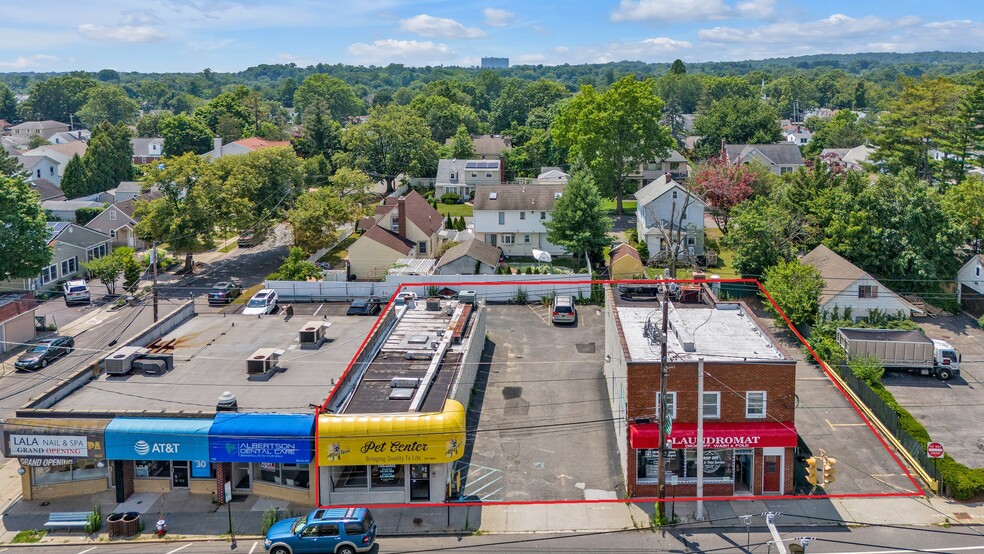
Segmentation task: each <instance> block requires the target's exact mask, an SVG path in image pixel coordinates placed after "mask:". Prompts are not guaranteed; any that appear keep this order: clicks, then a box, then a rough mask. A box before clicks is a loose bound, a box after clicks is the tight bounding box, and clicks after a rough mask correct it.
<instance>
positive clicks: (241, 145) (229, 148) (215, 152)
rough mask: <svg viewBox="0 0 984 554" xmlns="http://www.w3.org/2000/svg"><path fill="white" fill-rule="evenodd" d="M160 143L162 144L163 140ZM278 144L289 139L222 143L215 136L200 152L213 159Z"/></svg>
mask: <svg viewBox="0 0 984 554" xmlns="http://www.w3.org/2000/svg"><path fill="white" fill-rule="evenodd" d="M161 145H162V146H163V142H162V143H161ZM278 146H290V141H287V140H266V139H261V138H260V137H250V138H245V139H240V140H237V141H235V142H230V143H229V144H222V139H221V138H220V137H215V138H214V139H212V150H210V151H208V152H205V153H204V154H202V157H208V158H213V159H214V158H221V157H223V156H236V155H239V154H249V153H250V152H256V151H257V150H263V149H264V148H275V147H278ZM150 147H151V144H148V148H150ZM148 152H149V150H148ZM133 155H134V157H137V156H138V155H140V156H144V154H143V153H142V152H141V153H140V154H138V153H137V152H136V151H134V153H133ZM143 163H147V162H143Z"/></svg>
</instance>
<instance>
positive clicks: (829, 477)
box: [823, 456, 837, 485]
mask: <svg viewBox="0 0 984 554" xmlns="http://www.w3.org/2000/svg"><path fill="white" fill-rule="evenodd" d="M836 469H837V458H827V457H826V456H825V457H824V458H823V481H824V485H829V484H831V483H833V482H834V481H835V480H836V476H835V475H834V474H835V473H836V471H835V470H836Z"/></svg>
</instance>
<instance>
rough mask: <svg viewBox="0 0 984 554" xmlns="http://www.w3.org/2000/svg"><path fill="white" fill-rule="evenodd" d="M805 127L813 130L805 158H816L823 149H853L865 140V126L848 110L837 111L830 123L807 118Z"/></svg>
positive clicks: (805, 149) (804, 150) (804, 151)
mask: <svg viewBox="0 0 984 554" xmlns="http://www.w3.org/2000/svg"><path fill="white" fill-rule="evenodd" d="M806 126H807V127H808V128H809V129H811V130H813V138H812V139H810V143H809V144H807V145H806V147H805V148H804V149H803V154H804V155H806V156H811V157H812V156H818V155H819V154H820V152H821V151H823V149H824V148H854V147H855V146H860V145H862V144H864V143H865V140H866V139H867V126H866V125H865V124H864V123H862V120H860V119H858V114H856V113H854V112H852V111H850V110H839V111H838V112H837V113H836V114H834V117H833V118H831V119H830V121H823V120H819V119H813V118H808V119H807V121H806Z"/></svg>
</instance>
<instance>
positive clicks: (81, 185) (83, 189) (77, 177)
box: [61, 154, 89, 200]
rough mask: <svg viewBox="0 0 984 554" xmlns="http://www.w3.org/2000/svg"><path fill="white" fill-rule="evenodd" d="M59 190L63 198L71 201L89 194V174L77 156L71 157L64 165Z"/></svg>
mask: <svg viewBox="0 0 984 554" xmlns="http://www.w3.org/2000/svg"><path fill="white" fill-rule="evenodd" d="M61 188H62V191H63V192H64V193H65V198H67V199H69V200H72V199H74V198H81V197H83V196H87V195H88V194H89V172H88V170H87V169H86V164H85V162H84V161H82V158H80V157H79V155H78V154H75V155H73V156H72V159H70V160H68V163H67V164H65V174H64V175H62V179H61Z"/></svg>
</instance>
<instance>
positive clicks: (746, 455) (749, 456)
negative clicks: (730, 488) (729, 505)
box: [735, 450, 755, 494]
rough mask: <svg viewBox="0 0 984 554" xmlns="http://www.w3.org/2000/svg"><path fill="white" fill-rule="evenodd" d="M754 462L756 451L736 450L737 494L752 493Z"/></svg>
mask: <svg viewBox="0 0 984 554" xmlns="http://www.w3.org/2000/svg"><path fill="white" fill-rule="evenodd" d="M754 462H755V453H754V451H752V450H735V494H752V490H753V489H752V479H753V476H754V474H755V472H754V471H753V470H752V468H753V467H754Z"/></svg>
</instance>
